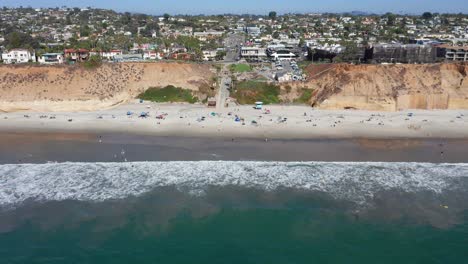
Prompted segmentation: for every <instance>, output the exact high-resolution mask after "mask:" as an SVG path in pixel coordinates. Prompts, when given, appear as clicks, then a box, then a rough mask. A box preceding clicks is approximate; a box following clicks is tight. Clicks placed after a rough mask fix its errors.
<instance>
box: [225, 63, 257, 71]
mask: <svg viewBox="0 0 468 264" xmlns="http://www.w3.org/2000/svg"><path fill="white" fill-rule="evenodd" d="M229 69H230V70H231V72H238V73H242V72H250V71H252V68H251V67H250V65H248V64H242V63H241V64H231V65H230V66H229Z"/></svg>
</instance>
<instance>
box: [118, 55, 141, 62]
mask: <svg viewBox="0 0 468 264" xmlns="http://www.w3.org/2000/svg"><path fill="white" fill-rule="evenodd" d="M114 61H116V62H130V61H143V54H121V55H116V56H114Z"/></svg>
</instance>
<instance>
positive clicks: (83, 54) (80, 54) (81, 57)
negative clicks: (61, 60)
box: [65, 49, 89, 62]
mask: <svg viewBox="0 0 468 264" xmlns="http://www.w3.org/2000/svg"><path fill="white" fill-rule="evenodd" d="M65 58H66V59H67V60H69V61H72V62H81V61H86V60H87V59H88V58H89V50H87V49H66V50H65Z"/></svg>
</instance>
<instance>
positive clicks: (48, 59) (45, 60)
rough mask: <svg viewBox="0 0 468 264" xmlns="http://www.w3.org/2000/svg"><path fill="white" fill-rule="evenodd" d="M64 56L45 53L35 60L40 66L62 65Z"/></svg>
mask: <svg viewBox="0 0 468 264" xmlns="http://www.w3.org/2000/svg"><path fill="white" fill-rule="evenodd" d="M63 61H64V56H63V54H62V53H46V54H43V55H42V56H40V57H39V58H38V59H37V62H39V63H40V64H62V63H63Z"/></svg>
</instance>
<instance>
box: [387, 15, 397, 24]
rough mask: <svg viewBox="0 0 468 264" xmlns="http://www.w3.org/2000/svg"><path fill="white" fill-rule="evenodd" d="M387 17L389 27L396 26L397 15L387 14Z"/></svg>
mask: <svg viewBox="0 0 468 264" xmlns="http://www.w3.org/2000/svg"><path fill="white" fill-rule="evenodd" d="M385 17H387V26H394V25H395V19H396V16H395V14H392V13H387V14H385Z"/></svg>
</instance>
